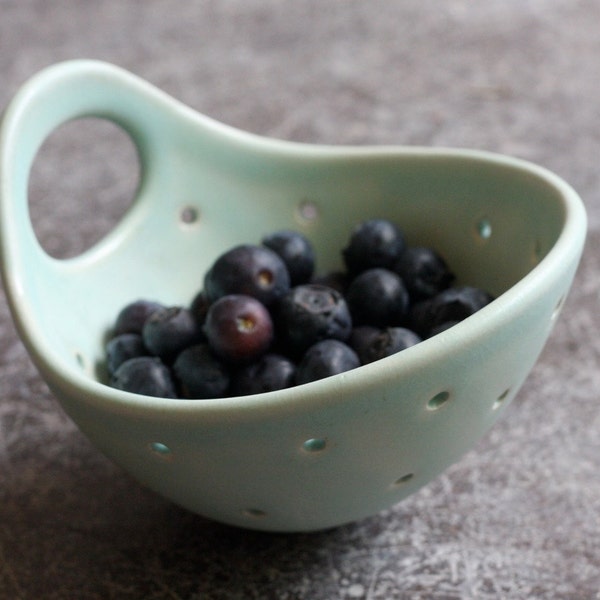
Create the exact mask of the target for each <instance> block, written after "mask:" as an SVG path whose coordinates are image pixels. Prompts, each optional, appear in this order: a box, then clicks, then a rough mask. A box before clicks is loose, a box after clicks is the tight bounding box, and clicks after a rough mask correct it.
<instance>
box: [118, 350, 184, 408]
mask: <svg viewBox="0 0 600 600" xmlns="http://www.w3.org/2000/svg"><path fill="white" fill-rule="evenodd" d="M110 385H111V386H112V387H114V388H117V389H119V390H123V391H126V392H132V393H134V394H143V395H145V396H156V397H159V398H177V391H176V388H175V384H174V382H173V378H172V376H171V372H170V370H169V368H168V367H167V366H166V365H165V364H164V363H163V362H162V361H161V360H160V359H159V358H156V357H153V356H139V357H136V358H130V359H129V360H126V361H125V362H124V363H123V364H122V365H121V366H120V367H119V368H118V369H117V370H116V371H115V373H114V374H113V376H112V377H111V379H110Z"/></svg>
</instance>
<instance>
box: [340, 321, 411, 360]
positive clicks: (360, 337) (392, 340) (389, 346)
mask: <svg viewBox="0 0 600 600" xmlns="http://www.w3.org/2000/svg"><path fill="white" fill-rule="evenodd" d="M420 341H421V337H420V336H419V335H417V334H416V333H415V332H414V331H411V330H410V329H406V328H404V327H386V328H384V329H375V328H372V327H357V328H356V330H355V331H353V333H352V335H351V336H350V342H349V343H350V345H351V346H352V348H353V349H354V350H355V351H356V353H357V355H358V357H359V358H360V362H361V364H363V365H366V364H368V363H372V362H374V361H376V360H380V359H382V358H385V357H387V356H391V355H392V354H396V353H397V352H400V351H402V350H405V349H406V348H409V347H410V346H414V345H415V344H418V343H419V342H420Z"/></svg>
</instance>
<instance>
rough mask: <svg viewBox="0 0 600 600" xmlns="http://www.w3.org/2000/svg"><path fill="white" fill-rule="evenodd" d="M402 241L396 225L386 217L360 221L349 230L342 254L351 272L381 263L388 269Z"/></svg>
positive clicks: (395, 258) (394, 260) (401, 246)
mask: <svg viewBox="0 0 600 600" xmlns="http://www.w3.org/2000/svg"><path fill="white" fill-rule="evenodd" d="M405 246H406V244H405V241H404V235H403V233H402V232H401V231H400V229H399V228H398V227H397V226H396V225H395V224H394V223H392V222H391V221H388V220H387V219H371V220H368V221H363V222H362V223H360V224H359V225H358V226H357V227H355V229H354V230H353V231H352V233H351V235H350V240H349V242H348V245H347V246H346V248H344V249H343V250H342V256H343V258H344V261H345V263H346V267H347V269H348V271H350V273H352V274H353V275H355V274H357V273H360V272H362V271H366V270H367V269H373V268H377V267H382V268H384V269H391V268H393V266H394V265H395V264H396V262H397V260H398V259H399V258H400V255H401V254H402V251H403V250H404V248H405Z"/></svg>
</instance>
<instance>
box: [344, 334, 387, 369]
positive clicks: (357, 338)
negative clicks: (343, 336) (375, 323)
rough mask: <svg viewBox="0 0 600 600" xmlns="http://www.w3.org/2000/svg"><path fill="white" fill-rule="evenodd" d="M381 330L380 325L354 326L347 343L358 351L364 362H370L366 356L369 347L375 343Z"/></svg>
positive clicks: (361, 360)
mask: <svg viewBox="0 0 600 600" xmlns="http://www.w3.org/2000/svg"><path fill="white" fill-rule="evenodd" d="M380 332H381V329H380V328H379V327H371V326H370V325H359V326H357V327H353V328H352V332H351V333H350V337H349V338H348V342H347V343H348V345H349V346H350V348H352V350H354V352H356V354H357V356H358V358H360V362H361V363H362V364H365V363H366V362H368V361H365V360H364V358H365V356H366V355H367V353H368V352H369V348H370V347H371V346H372V345H373V344H374V343H375V340H376V339H377V337H378V336H379V334H380Z"/></svg>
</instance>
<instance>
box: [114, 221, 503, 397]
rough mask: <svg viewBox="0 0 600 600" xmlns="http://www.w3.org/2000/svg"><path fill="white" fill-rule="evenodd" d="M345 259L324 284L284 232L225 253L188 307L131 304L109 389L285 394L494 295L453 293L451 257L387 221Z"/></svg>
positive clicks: (306, 250) (310, 257) (404, 342)
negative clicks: (416, 243) (411, 239)
mask: <svg viewBox="0 0 600 600" xmlns="http://www.w3.org/2000/svg"><path fill="white" fill-rule="evenodd" d="M342 257H343V262H344V265H345V269H344V270H343V271H340V272H334V273H328V274H326V275H322V276H319V277H317V276H315V253H314V251H313V248H312V246H311V244H310V242H309V241H308V240H307V238H306V237H305V236H304V235H302V234H301V233H299V232H296V231H291V230H282V231H277V232H275V233H272V234H270V235H268V236H266V237H264V238H263V239H262V240H261V242H260V244H242V245H239V246H236V247H234V248H232V249H230V250H228V251H227V252H225V253H223V254H222V255H221V256H219V257H218V258H217V259H216V260H215V262H214V263H213V264H212V266H211V268H210V269H209V270H208V272H207V273H206V275H205V277H204V283H203V287H202V289H201V290H200V291H199V292H198V293H197V295H196V296H195V298H194V299H193V300H192V302H191V303H190V305H189V306H164V305H162V304H160V303H158V302H155V301H150V300H146V299H143V300H136V301H134V302H132V303H131V304H129V305H127V306H126V307H124V308H123V309H122V310H121V312H120V313H119V315H118V316H117V318H116V321H115V323H114V327H113V330H112V334H111V338H110V340H109V341H108V343H107V346H106V367H107V371H108V375H109V383H110V385H112V386H113V387H115V388H118V389H121V390H126V391H129V392H134V393H138V394H145V395H149V396H160V397H164V398H189V399H207V398H220V397H224V396H238V395H248V394H256V393H260V392H266V391H273V390H279V389H283V388H287V387H290V386H293V385H299V384H303V383H308V382H310V381H314V380H317V379H322V378H324V377H328V376H330V375H335V374H337V373H341V372H344V371H348V370H350V369H354V368H356V367H358V366H360V365H364V364H367V363H370V362H373V361H375V360H378V359H381V358H384V357H386V356H390V355H391V354H394V353H396V352H399V351H401V350H404V349H405V348H407V347H409V346H412V345H414V344H416V343H418V342H419V341H421V340H422V339H425V338H428V337H431V336H432V335H435V334H436V333H439V332H440V331H443V330H444V329H447V328H448V327H451V326H452V325H454V324H456V323H457V322H459V321H461V320H463V319H465V318H466V317H468V316H470V315H472V314H473V313H475V312H476V311H477V310H479V309H480V308H482V307H483V306H485V305H486V304H488V303H489V302H490V301H491V300H492V297H491V295H490V294H489V293H487V292H486V291H484V290H481V289H479V288H475V287H465V286H462V287H453V286H452V284H453V281H454V275H453V273H452V272H451V270H450V269H449V267H448V265H447V264H446V262H445V261H444V259H443V258H442V257H441V256H440V255H439V254H438V253H437V252H436V251H435V250H433V249H431V248H427V247H413V246H408V245H407V244H406V242H405V238H404V234H403V233H402V231H401V230H400V229H399V228H398V227H397V226H396V225H395V224H394V223H392V222H390V221H389V220H386V219H371V220H367V221H364V222H362V223H360V224H359V225H357V226H356V227H355V229H354V230H353V231H352V233H351V235H350V238H349V240H348V243H347V246H346V247H345V248H344V249H343V250H342Z"/></svg>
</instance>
